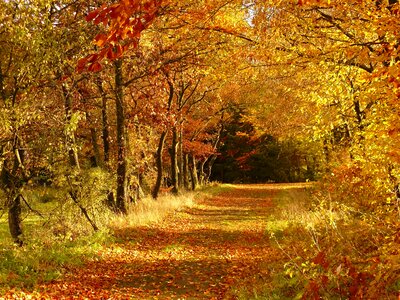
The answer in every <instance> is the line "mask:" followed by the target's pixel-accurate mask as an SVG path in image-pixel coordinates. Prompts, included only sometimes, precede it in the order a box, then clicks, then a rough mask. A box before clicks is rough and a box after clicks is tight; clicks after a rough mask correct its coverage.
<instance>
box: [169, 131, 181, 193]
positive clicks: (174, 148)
mask: <svg viewBox="0 0 400 300" xmlns="http://www.w3.org/2000/svg"><path fill="white" fill-rule="evenodd" d="M170 155H171V180H172V186H173V188H172V192H173V193H174V194H177V193H178V192H179V182H178V132H177V129H176V127H174V128H173V129H172V145H171V152H170Z"/></svg>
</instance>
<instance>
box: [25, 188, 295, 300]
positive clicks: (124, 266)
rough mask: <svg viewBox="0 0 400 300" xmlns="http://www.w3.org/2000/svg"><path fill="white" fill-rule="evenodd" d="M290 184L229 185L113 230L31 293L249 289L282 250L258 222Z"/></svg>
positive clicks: (145, 295) (183, 293) (146, 294)
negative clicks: (97, 247)
mask: <svg viewBox="0 0 400 300" xmlns="http://www.w3.org/2000/svg"><path fill="white" fill-rule="evenodd" d="M302 187H303V186H302V185H300V184H298V185H295V184H291V185H284V184H268V185H267V184H266V185H234V186H232V187H228V188H226V189H224V190H223V191H222V192H221V193H219V194H218V195H214V196H210V197H208V198H205V199H201V200H198V201H197V202H196V204H195V205H193V207H190V208H186V209H184V210H181V211H178V212H176V213H174V214H173V215H171V216H170V217H169V218H168V219H167V220H165V221H164V222H163V223H162V224H154V225H151V226H146V227H140V228H133V229H129V231H124V232H120V233H119V236H120V239H119V242H118V243H116V244H113V245H112V246H111V247H108V248H105V249H104V251H103V252H102V253H101V260H99V261H91V262H88V263H87V264H86V265H85V267H84V268H82V269H77V270H75V271H74V272H71V273H70V274H67V275H66V277H64V278H63V279H62V281H57V282H54V283H50V284H46V285H43V286H41V287H40V290H37V292H34V293H33V294H32V295H31V296H33V298H35V295H36V296H38V298H40V299H235V296H234V295H235V293H236V291H238V290H240V289H246V288H247V289H249V290H250V291H252V290H253V289H254V290H256V289H257V286H259V284H257V283H260V282H265V280H266V279H267V278H268V277H269V276H270V273H271V271H273V270H272V269H271V268H272V267H271V266H273V262H276V261H278V260H279V259H281V258H282V253H281V252H280V251H279V250H277V249H276V247H272V246H271V242H270V240H269V236H268V234H267V233H266V222H267V221H268V217H269V216H270V215H271V212H272V209H273V203H274V202H275V201H279V199H280V197H288V196H290V195H291V194H290V193H291V192H290V190H298V189H301V188H302Z"/></svg>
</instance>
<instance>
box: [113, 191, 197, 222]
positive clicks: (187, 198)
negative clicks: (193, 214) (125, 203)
mask: <svg viewBox="0 0 400 300" xmlns="http://www.w3.org/2000/svg"><path fill="white" fill-rule="evenodd" d="M195 196H196V193H193V192H187V193H184V194H181V195H171V194H165V195H162V196H160V197H159V198H158V199H157V200H154V199H152V198H151V197H146V198H144V199H142V200H140V201H139V202H138V203H136V204H132V205H131V206H130V207H129V209H128V214H127V215H126V216H122V215H119V216H114V217H112V218H111V219H110V222H109V226H110V227H111V228H112V229H116V228H117V229H122V228H126V227H138V226H146V225H150V224H153V223H158V222H161V221H162V220H164V219H165V218H166V217H167V216H168V215H169V214H171V213H172V212H174V211H178V210H181V209H183V208H186V207H191V206H192V205H193V203H194V198H195Z"/></svg>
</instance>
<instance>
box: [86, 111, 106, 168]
mask: <svg viewBox="0 0 400 300" xmlns="http://www.w3.org/2000/svg"><path fill="white" fill-rule="evenodd" d="M86 120H87V122H88V123H89V124H92V123H93V121H92V116H91V114H90V112H86ZM90 140H91V142H92V147H93V161H92V166H93V167H100V166H101V165H102V161H101V155H100V147H99V144H98V142H97V130H96V128H95V127H94V126H91V127H90Z"/></svg>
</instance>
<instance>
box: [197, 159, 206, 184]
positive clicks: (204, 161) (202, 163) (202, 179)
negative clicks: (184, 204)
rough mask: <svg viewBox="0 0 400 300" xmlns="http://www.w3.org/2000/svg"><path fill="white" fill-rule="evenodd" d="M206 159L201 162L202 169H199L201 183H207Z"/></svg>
mask: <svg viewBox="0 0 400 300" xmlns="http://www.w3.org/2000/svg"><path fill="white" fill-rule="evenodd" d="M206 161H207V160H206V159H205V160H203V161H202V162H201V163H200V170H199V183H200V185H204V184H205V173H204V166H205V164H206Z"/></svg>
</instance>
